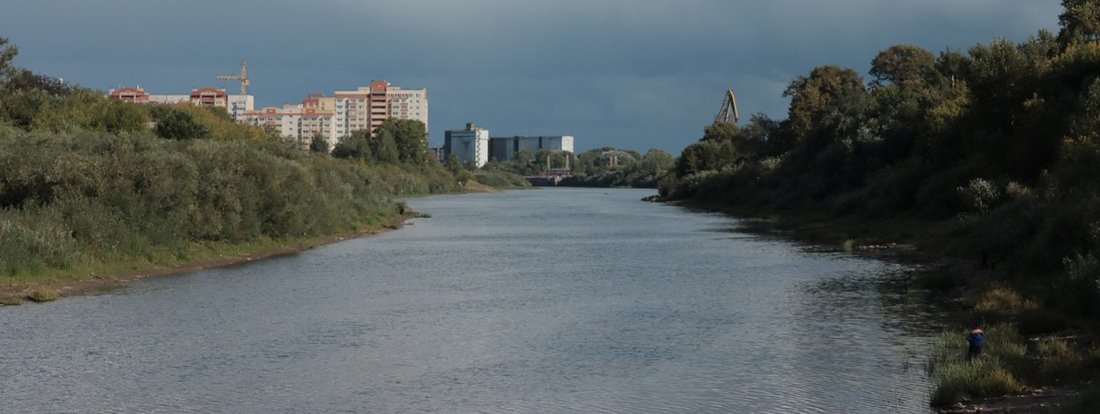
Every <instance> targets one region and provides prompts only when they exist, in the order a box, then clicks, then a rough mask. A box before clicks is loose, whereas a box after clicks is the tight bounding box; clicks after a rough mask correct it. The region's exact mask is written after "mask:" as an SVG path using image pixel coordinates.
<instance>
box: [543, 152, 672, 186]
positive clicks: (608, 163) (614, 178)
mask: <svg viewBox="0 0 1100 414" xmlns="http://www.w3.org/2000/svg"><path fill="white" fill-rule="evenodd" d="M675 163H676V159H675V157H673V156H672V154H669V153H667V152H664V151H661V150H659V149H651V150H649V151H646V153H645V155H641V154H638V152H637V151H634V150H620V149H616V148H611V147H604V148H596V149H592V150H588V151H585V152H582V153H580V154H577V156H576V162H575V166H574V167H573V176H572V177H570V178H568V179H566V180H565V181H563V182H562V184H561V185H572V186H582V187H637V188H657V183H658V182H659V181H660V179H661V178H663V177H664V175H665V174H667V173H668V171H669V170H670V169H672V166H673V165H675Z"/></svg>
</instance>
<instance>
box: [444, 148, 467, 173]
mask: <svg viewBox="0 0 1100 414" xmlns="http://www.w3.org/2000/svg"><path fill="white" fill-rule="evenodd" d="M443 165H444V166H445V167H447V171H450V172H451V174H454V175H455V176H456V177H457V176H458V175H459V174H460V173H462V172H463V171H465V169H464V168H463V167H462V161H459V160H458V154H453V153H452V154H447V159H446V160H444V161H443Z"/></svg>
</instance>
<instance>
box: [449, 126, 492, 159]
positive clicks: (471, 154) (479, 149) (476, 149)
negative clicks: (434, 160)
mask: <svg viewBox="0 0 1100 414" xmlns="http://www.w3.org/2000/svg"><path fill="white" fill-rule="evenodd" d="M451 154H455V155H456V156H458V160H459V161H460V162H462V163H463V164H473V165H474V166H476V167H477V168H481V167H482V166H484V165H485V164H486V163H488V162H489V130H488V129H484V128H479V127H478V126H477V125H474V124H472V123H468V124H466V129H460V130H447V131H446V132H444V135H443V156H444V157H447V156H450V155H451Z"/></svg>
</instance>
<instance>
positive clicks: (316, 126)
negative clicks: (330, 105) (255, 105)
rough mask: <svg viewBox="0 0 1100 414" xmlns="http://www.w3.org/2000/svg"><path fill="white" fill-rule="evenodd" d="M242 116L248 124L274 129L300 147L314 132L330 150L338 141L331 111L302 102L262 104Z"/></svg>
mask: <svg viewBox="0 0 1100 414" xmlns="http://www.w3.org/2000/svg"><path fill="white" fill-rule="evenodd" d="M307 101H308V100H307ZM245 118H246V119H247V122H248V123H250V124H252V125H257V126H261V127H264V128H268V129H272V130H275V131H278V133H279V135H280V136H282V137H285V138H288V139H292V140H294V141H295V142H297V143H298V144H299V145H301V146H302V147H303V148H306V147H308V146H309V144H310V142H311V141H312V140H313V137H315V136H318V135H320V136H321V137H322V138H324V139H325V141H326V142H328V144H329V149H330V150H331V149H332V147H333V146H334V145H336V142H337V141H338V135H337V134H336V123H335V114H333V113H332V112H331V111H323V110H319V109H318V108H315V107H307V106H306V105H305V104H297V105H283V107H282V108H277V107H265V108H261V109H260V110H258V111H249V112H246V113H245Z"/></svg>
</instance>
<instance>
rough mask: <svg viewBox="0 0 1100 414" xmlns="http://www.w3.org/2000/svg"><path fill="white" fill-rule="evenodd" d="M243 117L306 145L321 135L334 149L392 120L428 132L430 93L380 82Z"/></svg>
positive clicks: (253, 112) (247, 114) (316, 96)
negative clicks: (356, 134)
mask: <svg viewBox="0 0 1100 414" xmlns="http://www.w3.org/2000/svg"><path fill="white" fill-rule="evenodd" d="M242 118H243V122H247V123H249V124H252V125H259V126H263V127H267V128H274V129H276V130H277V131H278V133H279V135H281V136H283V137H286V138H288V139H292V140H296V141H297V142H299V143H301V144H302V145H303V146H308V145H309V143H310V141H311V140H313V137H314V136H316V135H321V136H322V137H323V138H324V139H325V140H326V141H328V143H329V148H333V147H334V146H336V143H337V142H339V141H340V138H341V137H345V136H349V135H351V134H352V133H353V132H355V131H360V130H363V131H370V132H371V136H374V130H375V129H377V128H378V127H379V126H380V125H382V122H383V121H385V120H386V119H389V118H395V119H409V120H416V121H420V122H422V123H424V127H425V131H426V130H427V126H428V90H427V89H415V90H406V89H401V88H400V87H397V86H393V85H390V83H389V82H386V81H381V80H376V81H371V82H370V85H369V86H360V87H358V88H356V90H354V91H336V92H335V93H333V96H325V94H324V93H323V92H314V93H310V94H307V95H306V98H305V99H304V100H302V103H301V104H295V105H283V106H282V107H265V108H261V109H260V110H258V111H248V112H245V113H244V114H243V116H242Z"/></svg>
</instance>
